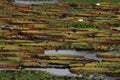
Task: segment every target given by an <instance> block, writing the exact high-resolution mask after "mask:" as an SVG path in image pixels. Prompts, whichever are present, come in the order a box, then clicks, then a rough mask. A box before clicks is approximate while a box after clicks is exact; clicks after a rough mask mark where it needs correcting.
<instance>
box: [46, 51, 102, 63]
mask: <svg viewBox="0 0 120 80" xmlns="http://www.w3.org/2000/svg"><path fill="white" fill-rule="evenodd" d="M45 54H71V55H80V56H84V57H85V58H89V59H94V60H97V61H100V62H101V61H102V60H103V58H98V57H96V54H97V52H91V51H76V50H57V51H56V50H46V51H45Z"/></svg>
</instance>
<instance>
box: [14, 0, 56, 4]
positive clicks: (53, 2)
mask: <svg viewBox="0 0 120 80" xmlns="http://www.w3.org/2000/svg"><path fill="white" fill-rule="evenodd" d="M57 2H58V0H52V1H24V0H15V1H14V2H13V3H20V4H55V3H57Z"/></svg>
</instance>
